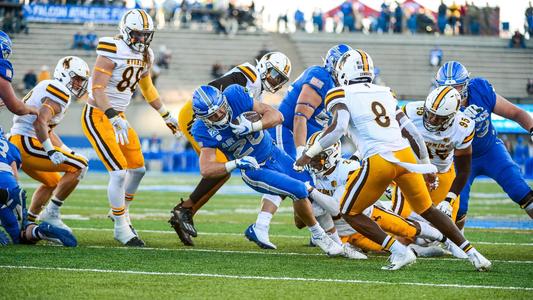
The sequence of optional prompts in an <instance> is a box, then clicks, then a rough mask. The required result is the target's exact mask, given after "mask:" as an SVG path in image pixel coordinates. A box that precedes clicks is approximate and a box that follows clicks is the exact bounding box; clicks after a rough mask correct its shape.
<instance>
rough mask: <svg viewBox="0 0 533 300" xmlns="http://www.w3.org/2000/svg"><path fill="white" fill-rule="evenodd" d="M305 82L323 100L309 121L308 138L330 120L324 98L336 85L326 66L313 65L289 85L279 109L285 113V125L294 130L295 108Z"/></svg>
mask: <svg viewBox="0 0 533 300" xmlns="http://www.w3.org/2000/svg"><path fill="white" fill-rule="evenodd" d="M304 84H307V85H309V86H310V87H311V88H313V89H314V90H315V91H316V92H317V93H318V95H319V96H320V97H321V98H322V102H321V103H320V105H319V106H318V107H317V108H316V109H315V112H314V113H313V115H312V116H311V118H309V120H308V121H307V138H309V137H310V136H311V135H312V134H313V133H315V132H317V131H320V130H322V129H323V128H324V127H325V126H326V125H328V122H329V113H328V112H327V111H326V109H325V107H324V99H325V98H326V94H327V93H328V91H329V90H330V89H332V88H334V87H335V83H334V82H333V78H332V77H331V75H330V74H329V72H328V71H326V69H324V67H320V66H311V67H309V68H307V69H306V70H305V71H304V72H303V73H302V74H301V75H300V76H299V77H298V78H297V79H296V81H294V82H293V83H292V84H291V86H290V87H289V91H288V92H287V94H286V95H285V98H283V101H282V102H281V104H280V105H279V111H280V112H281V113H282V114H283V118H284V121H283V126H285V127H287V128H288V129H290V130H293V121H294V109H295V108H296V103H297V102H298V97H300V93H301V92H302V87H303V85H304Z"/></svg>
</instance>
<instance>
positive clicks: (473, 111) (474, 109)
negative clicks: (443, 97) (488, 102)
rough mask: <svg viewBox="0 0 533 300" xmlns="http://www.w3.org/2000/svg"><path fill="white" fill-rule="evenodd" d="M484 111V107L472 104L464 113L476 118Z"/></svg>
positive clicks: (473, 118)
mask: <svg viewBox="0 0 533 300" xmlns="http://www.w3.org/2000/svg"><path fill="white" fill-rule="evenodd" d="M482 112H483V108H482V107H479V106H477V105H475V104H470V105H469V106H468V107H467V108H466V109H465V110H464V114H465V115H466V116H467V117H469V118H470V119H472V120H476V118H477V117H478V116H479V114H481V113H482Z"/></svg>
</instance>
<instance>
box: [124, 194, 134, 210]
mask: <svg viewBox="0 0 533 300" xmlns="http://www.w3.org/2000/svg"><path fill="white" fill-rule="evenodd" d="M134 197H135V194H128V193H127V192H126V194H125V196H124V202H125V204H126V210H128V209H129V208H130V204H131V202H132V201H133V198H134Z"/></svg>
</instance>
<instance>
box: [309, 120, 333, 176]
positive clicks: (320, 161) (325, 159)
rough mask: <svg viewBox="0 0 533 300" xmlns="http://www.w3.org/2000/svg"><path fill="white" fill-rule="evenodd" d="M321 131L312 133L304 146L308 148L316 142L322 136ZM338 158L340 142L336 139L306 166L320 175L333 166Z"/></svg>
mask: <svg viewBox="0 0 533 300" xmlns="http://www.w3.org/2000/svg"><path fill="white" fill-rule="evenodd" d="M323 133H324V132H323V131H317V132H315V133H313V134H312V135H311V136H310V137H309V139H308V140H307V145H306V148H307V149H309V148H310V147H311V146H312V145H313V144H314V143H318V141H319V140H320V138H322V135H323ZM340 160H341V142H340V141H338V142H337V143H335V144H333V145H331V146H329V147H328V148H326V149H324V150H322V151H321V152H320V153H318V154H317V155H316V156H314V157H313V158H312V159H311V162H310V163H309V164H308V165H307V166H306V168H307V170H309V172H311V173H313V174H315V175H316V176H319V177H321V176H323V175H324V173H326V172H327V171H329V170H331V169H332V168H335V167H336V166H337V163H338V162H339V161H340Z"/></svg>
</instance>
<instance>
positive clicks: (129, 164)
mask: <svg viewBox="0 0 533 300" xmlns="http://www.w3.org/2000/svg"><path fill="white" fill-rule="evenodd" d="M96 53H97V54H98V55H99V56H103V57H106V58H108V59H110V60H111V61H113V63H114V64H115V68H114V69H113V71H112V73H111V74H110V75H111V78H110V80H109V83H108V84H107V87H105V93H106V95H107V97H108V99H109V104H110V105H111V107H112V108H114V109H115V110H116V111H118V112H119V115H120V117H121V118H124V119H126V114H125V113H124V111H125V110H126V108H127V107H128V105H129V103H130V101H131V97H132V95H133V92H134V91H135V89H136V87H137V84H138V82H139V80H140V79H141V77H142V76H143V75H144V74H146V73H147V72H149V70H150V67H151V65H152V63H153V59H154V54H153V51H152V49H150V48H149V49H148V58H145V57H144V55H143V54H142V53H139V52H136V51H133V50H132V49H131V48H130V47H129V46H128V45H127V44H126V43H125V42H124V41H123V40H122V39H120V38H112V37H104V38H101V39H100V40H99V42H98V46H97V48H96ZM95 71H97V72H99V71H100V72H104V73H105V72H108V71H106V70H98V69H96V70H95ZM91 87H92V82H89V100H88V103H87V104H86V105H85V107H84V108H83V113H82V116H81V124H82V128H83V133H84V134H85V136H86V137H87V139H88V140H89V142H90V143H91V145H92V147H93V148H94V150H95V151H96V153H97V154H98V157H99V158H100V160H101V161H102V162H103V164H104V166H105V167H106V169H107V170H108V171H118V170H125V169H136V168H141V167H143V166H144V157H143V155H142V151H141V143H140V141H139V137H138V135H137V133H136V132H135V130H134V129H133V128H132V127H130V128H129V129H128V140H129V143H128V144H126V145H120V144H119V143H118V142H117V141H116V137H115V131H114V129H113V125H111V122H110V121H109V119H108V118H107V116H106V115H105V114H104V112H103V111H101V110H100V109H99V108H97V107H95V106H94V105H93V104H94V98H93V95H92V88H91ZM130 125H131V124H130Z"/></svg>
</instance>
